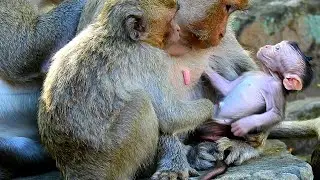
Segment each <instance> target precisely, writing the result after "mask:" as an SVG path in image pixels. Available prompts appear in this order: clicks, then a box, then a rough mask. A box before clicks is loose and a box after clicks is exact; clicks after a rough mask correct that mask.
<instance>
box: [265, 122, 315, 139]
mask: <svg viewBox="0 0 320 180" xmlns="http://www.w3.org/2000/svg"><path fill="white" fill-rule="evenodd" d="M269 137H270V138H280V139H281V138H310V137H318V139H320V117H319V118H316V119H311V120H306V121H282V122H281V123H279V124H278V125H276V126H274V127H273V128H272V129H271V131H270V135H269Z"/></svg>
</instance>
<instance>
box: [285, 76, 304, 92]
mask: <svg viewBox="0 0 320 180" xmlns="http://www.w3.org/2000/svg"><path fill="white" fill-rule="evenodd" d="M283 85H284V87H285V88H286V89H287V90H296V91H300V90H301V89H302V86H303V85H302V80H301V78H300V77H299V76H298V75H296V74H285V75H284V79H283Z"/></svg>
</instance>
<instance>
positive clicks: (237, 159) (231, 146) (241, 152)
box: [217, 137, 260, 165]
mask: <svg viewBox="0 0 320 180" xmlns="http://www.w3.org/2000/svg"><path fill="white" fill-rule="evenodd" d="M217 143H218V149H219V151H220V152H224V151H226V150H228V151H230V153H229V154H228V155H227V157H226V158H225V163H226V164H227V165H230V164H235V165H241V164H242V163H243V162H245V161H247V160H249V159H252V158H256V157H259V154H260V152H259V150H257V149H255V148H253V147H252V146H250V145H249V144H247V143H245V142H243V141H238V140H230V139H229V138H226V137H223V138H221V139H219V140H218V141H217Z"/></svg>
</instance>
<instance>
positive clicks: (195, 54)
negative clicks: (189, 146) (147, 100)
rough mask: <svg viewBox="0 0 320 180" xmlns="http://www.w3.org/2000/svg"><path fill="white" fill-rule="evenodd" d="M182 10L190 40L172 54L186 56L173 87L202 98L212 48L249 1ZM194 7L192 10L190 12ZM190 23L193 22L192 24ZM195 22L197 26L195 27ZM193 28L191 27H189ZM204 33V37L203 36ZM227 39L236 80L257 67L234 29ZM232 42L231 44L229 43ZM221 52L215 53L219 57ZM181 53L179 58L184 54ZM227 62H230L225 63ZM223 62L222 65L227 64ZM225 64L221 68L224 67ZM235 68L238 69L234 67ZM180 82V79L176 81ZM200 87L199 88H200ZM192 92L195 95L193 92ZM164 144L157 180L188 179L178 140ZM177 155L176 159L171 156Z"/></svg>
mask: <svg viewBox="0 0 320 180" xmlns="http://www.w3.org/2000/svg"><path fill="white" fill-rule="evenodd" d="M104 2H105V1H103V0H94V1H90V2H88V3H87V5H86V7H85V9H84V11H83V13H82V17H81V20H80V24H79V31H80V30H81V29H82V28H83V27H85V26H86V25H87V24H89V23H90V22H92V21H94V18H95V17H96V15H97V14H99V12H100V10H101V7H102V5H103V3H104ZM179 4H180V6H181V8H180V11H179V12H178V15H179V17H180V19H179V17H178V20H179V21H181V22H182V23H181V24H183V30H184V31H185V35H186V37H187V39H185V40H187V42H186V43H184V44H181V45H182V47H176V48H174V49H172V51H170V49H169V51H170V53H171V52H172V54H173V53H175V50H176V49H182V51H183V52H181V54H184V53H185V52H187V54H186V55H185V56H183V57H179V58H177V60H176V66H175V67H174V68H173V69H172V71H171V72H172V74H171V76H172V77H176V76H178V77H176V78H174V79H173V81H174V84H175V85H176V86H177V89H180V88H179V87H180V86H182V88H183V90H182V92H181V93H180V94H181V95H182V97H181V98H186V99H193V98H195V97H193V96H192V95H191V94H193V92H194V91H193V90H194V88H195V87H199V88H200V89H197V91H195V94H196V95H197V97H201V96H202V86H201V84H197V83H198V80H199V78H200V76H201V74H202V72H203V71H204V69H205V68H206V67H207V66H208V59H209V57H210V55H212V51H214V49H212V46H216V45H218V43H219V42H220V40H221V38H222V37H223V36H224V35H225V31H226V23H227V19H228V16H229V14H231V13H232V12H233V11H235V10H237V9H243V8H245V7H246V5H247V1H220V0H219V1H214V0H207V1H199V0H196V1H191V0H189V1H180V2H179ZM190 8H191V9H190ZM211 9H214V11H213V13H211V12H208V11H207V10H211ZM190 12H192V13H196V14H198V15H199V16H197V18H198V19H197V18H195V17H193V16H194V15H192V14H190ZM200 15H201V16H203V17H208V18H204V19H205V20H204V21H203V23H202V24H201V22H197V23H196V21H198V20H199V19H201V18H202V17H200ZM189 20H191V22H190V21H189ZM193 23H194V24H193ZM189 25H191V26H189ZM201 32H202V33H203V34H201ZM227 34H228V37H226V38H224V39H225V40H226V42H227V43H232V44H233V45H235V46H237V49H236V50H235V51H226V50H224V47H223V46H222V47H220V48H221V49H220V50H222V52H223V53H222V54H225V53H229V54H232V55H233V56H231V57H234V56H237V57H238V59H237V62H236V63H230V65H228V66H227V67H226V68H227V69H228V68H229V69H228V70H229V71H232V72H230V74H229V77H230V76H231V77H236V76H237V72H238V73H240V72H241V71H240V70H245V69H250V68H255V67H256V66H255V64H254V63H253V62H252V60H251V59H250V58H248V56H247V54H245V53H244V51H243V49H242V48H241V46H240V45H239V44H238V42H237V41H236V39H235V37H234V35H233V33H232V31H231V29H228V32H227ZM229 41H232V42H229ZM186 44H191V45H192V46H191V47H189V46H187V47H186V48H183V46H185V45H186ZM219 52H221V51H218V53H217V54H216V55H217V56H219ZM181 54H178V55H181ZM226 63H228V62H226ZM226 63H224V64H223V65H225V64H226ZM223 65H222V66H223ZM233 66H235V68H233ZM186 68H189V70H190V71H191V77H192V82H191V83H190V84H189V85H188V86H184V85H183V81H184V80H183V76H182V72H181V71H182V70H184V69H186ZM175 79H177V80H175ZM198 85H199V86H198ZM192 91H193V92H192ZM160 144H161V145H162V148H161V150H163V151H161V153H160V155H161V156H162V157H161V158H160V159H161V160H160V162H159V167H158V171H157V173H155V176H154V178H161V177H163V176H172V177H175V176H179V177H180V178H187V177H188V175H189V174H188V169H187V168H186V167H187V165H186V164H185V159H186V157H185V156H183V155H182V154H183V153H182V152H183V148H182V147H181V145H180V142H178V141H177V140H175V139H170V138H164V139H162V140H161V141H160ZM173 154H174V155H175V156H174V157H175V158H173V156H172V155H173Z"/></svg>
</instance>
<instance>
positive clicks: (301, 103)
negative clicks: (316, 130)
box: [285, 97, 320, 121]
mask: <svg viewBox="0 0 320 180" xmlns="http://www.w3.org/2000/svg"><path fill="white" fill-rule="evenodd" d="M317 117H320V97H317V98H306V99H303V100H297V101H293V102H288V103H287V106H286V119H285V120H286V121H295V120H308V119H314V118H317Z"/></svg>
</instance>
